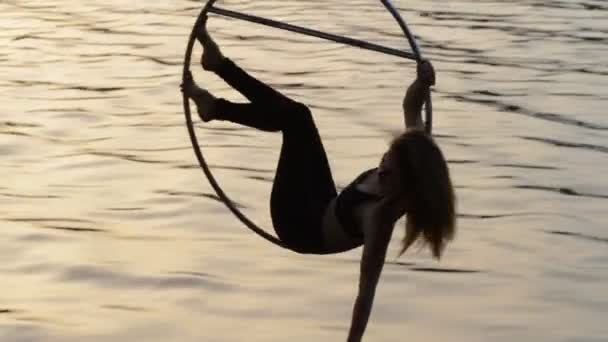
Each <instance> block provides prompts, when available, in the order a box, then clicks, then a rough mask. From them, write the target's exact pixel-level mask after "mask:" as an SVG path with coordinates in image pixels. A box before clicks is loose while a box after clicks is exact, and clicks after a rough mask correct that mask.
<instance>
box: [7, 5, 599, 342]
mask: <svg viewBox="0 0 608 342" xmlns="http://www.w3.org/2000/svg"><path fill="white" fill-rule="evenodd" d="M342 3H344V2H339V1H318V0H316V1H276V0H274V1H257V2H254V1H250V0H240V1H226V2H222V6H224V7H227V8H231V9H235V10H240V11H246V12H248V13H254V14H259V15H263V16H267V17H272V18H278V19H283V20H287V21H289V22H291V23H295V24H300V25H305V26H309V27H315V28H318V29H321V30H326V31H331V32H335V33H338V34H344V35H349V36H353V37H358V38H362V39H368V40H372V41H375V42H380V43H382V44H386V45H390V46H394V47H400V48H406V46H407V45H406V44H405V41H404V40H403V39H402V38H401V37H400V36H399V34H398V33H399V31H398V28H397V26H396V24H395V23H394V22H393V21H392V20H391V18H390V16H389V14H388V13H386V12H384V11H383V10H382V8H381V6H380V5H379V3H377V2H375V1H363V0H354V1H349V2H348V5H347V6H344V5H341V4H342ZM397 4H398V6H399V7H400V9H401V11H402V14H403V15H404V17H405V18H406V20H408V22H409V24H410V25H411V27H412V29H413V31H414V32H415V33H416V34H417V36H418V38H419V40H420V44H421V47H422V50H423V52H424V53H425V55H426V56H427V57H428V58H430V59H431V60H432V61H433V62H434V64H435V67H436V69H437V71H438V85H437V87H436V90H435V93H434V94H435V113H436V128H435V133H436V136H437V139H438V141H439V142H440V144H441V145H442V147H443V148H444V151H445V154H446V155H447V157H448V159H449V160H450V165H451V170H452V174H453V179H454V182H455V184H456V186H457V193H458V197H459V213H460V215H459V236H458V239H457V240H456V242H455V243H454V244H453V245H452V246H451V247H450V248H449V250H448V252H447V254H446V256H445V258H444V260H443V261H442V262H441V263H435V262H434V261H432V260H431V259H430V258H429V256H428V254H427V253H426V252H420V253H413V252H410V253H408V254H407V255H406V256H405V257H403V258H401V259H399V260H397V259H396V253H397V248H398V246H399V238H400V234H399V235H398V236H396V237H395V239H394V241H393V243H392V245H391V251H390V258H391V259H390V261H389V264H388V266H387V267H386V268H385V271H384V274H383V277H382V280H381V284H380V287H379V291H378V294H377V300H376V305H375V309H374V313H373V316H372V320H371V323H370V326H369V329H368V333H367V335H366V336H367V340H368V341H404V340H408V341H442V340H450V341H467V342H469V341H509V342H510V341H606V340H607V339H608V337H607V336H608V328H607V327H606V316H607V314H608V295H607V294H606V293H607V292H606V289H607V288H608V267H607V266H606V265H608V231H607V229H606V222H607V218H608V216H607V214H606V208H607V207H608V206H607V205H608V181H607V180H606V174H608V162H607V157H608V139H607V138H608V133H607V131H608V118H607V117H606V115H605V114H606V113H605V108H606V107H605V105H606V104H607V103H608V102H607V100H608V77H607V76H608V44H607V42H608V4H606V2H605V1H603V0H586V1H566V0H551V1H540V0H511V1H490V0H484V1H472V0H465V1H458V2H455V1H439V0H433V1H410V0H401V1H398V2H397ZM199 8H200V6H199V4H198V3H197V2H192V1H189V2H186V1H182V2H176V1H126V2H125V1H118V0H103V1H95V2H91V1H86V2H82V1H74V0H51V1H45V2H40V1H33V0H29V1H28V0H3V1H2V2H1V3H0V11H1V12H2V15H1V16H0V23H1V24H2V30H1V31H0V42H1V43H2V46H3V49H2V50H0V74H1V75H2V77H1V78H0V99H1V100H2V104H3V109H2V111H3V115H2V117H1V118H0V153H1V154H2V157H3V158H2V159H3V161H2V168H0V177H1V178H2V180H3V181H2V182H1V183H0V203H1V206H0V219H1V220H2V225H1V227H2V230H1V231H0V234H1V235H0V236H1V238H0V257H1V259H2V260H3V262H2V265H1V266H0V277H1V278H2V287H1V289H2V291H1V292H0V340H1V341H143V340H145V341H287V340H290V341H310V340H317V341H340V340H345V336H346V331H347V329H348V325H349V319H350V313H351V306H352V303H353V299H354V296H355V294H356V281H357V277H358V259H359V254H360V250H356V251H353V252H351V253H346V254H342V255H336V256H329V257H314V256H312V257H311V256H299V255H295V254H291V253H288V252H284V251H282V250H279V249H277V248H274V247H272V246H270V245H269V244H267V243H266V242H264V241H262V240H261V239H259V238H257V237H255V236H253V235H252V234H251V233H249V232H248V231H246V230H245V228H244V227H243V226H242V225H241V224H239V222H238V221H237V220H236V219H235V218H233V217H232V216H231V215H230V214H229V212H228V211H227V210H226V209H225V208H224V207H223V206H222V204H221V203H219V202H218V201H217V200H216V197H215V196H214V194H213V193H212V190H211V188H210V187H209V185H208V183H207V182H206V180H205V179H204V177H203V175H202V172H201V171H200V170H199V169H198V167H197V165H196V161H195V159H194V155H193V153H192V151H191V147H190V145H189V140H188V137H187V134H186V130H185V128H184V118H183V114H182V112H181V97H180V93H179V91H178V84H179V82H180V70H181V63H182V55H183V50H184V48H185V43H186V39H187V36H188V34H189V31H190V28H191V25H192V23H193V21H194V18H195V17H196V15H197V13H198V10H199ZM210 27H211V29H212V31H213V33H214V34H215V36H216V37H217V39H218V41H219V42H220V44H221V45H222V47H223V48H224V52H225V53H226V54H227V55H229V56H231V57H233V58H234V59H235V60H237V61H238V62H239V63H241V64H242V65H243V66H244V67H245V68H246V69H248V70H250V71H252V72H253V73H254V74H255V75H257V76H259V77H260V78H262V79H264V80H266V81H268V82H270V83H272V84H273V85H275V86H277V87H279V88H280V89H281V90H282V91H284V92H285V93H287V94H289V95H291V96H293V97H295V98H297V99H298V100H300V101H303V102H306V103H308V104H309V105H310V106H311V107H312V108H313V109H314V113H315V117H316V119H317V121H318V125H319V127H320V130H321V134H322V136H323V138H324V140H325V143H326V148H327V150H328V153H329V156H330V158H331V160H332V167H333V169H334V172H335V175H336V179H337V181H338V183H339V185H342V186H343V185H345V184H347V183H348V181H349V180H351V179H352V177H354V176H355V175H357V174H358V173H359V172H360V171H361V170H363V169H365V168H367V167H370V166H372V165H374V164H375V163H377V162H378V160H379V156H380V154H381V152H382V151H383V149H384V148H385V146H386V143H387V141H388V139H389V136H390V133H391V132H393V131H395V130H398V129H400V128H401V127H402V118H401V115H400V113H399V111H400V102H401V99H402V96H403V93H404V89H405V87H406V86H407V84H408V82H410V80H411V79H412V77H413V75H414V74H413V71H414V65H413V64H412V63H411V62H409V61H403V60H400V59H396V58H394V57H390V56H385V55H380V54H377V53H373V52H366V51H361V50H358V49H354V48H350V47H344V46H341V45H336V44H332V43H326V42H321V41H318V40H316V39H314V38H308V37H302V36H298V35H294V34H289V33H285V32H282V31H276V30H273V29H270V28H264V27H259V26H254V25H252V24H247V23H243V22H236V21H231V20H226V19H221V18H215V17H214V18H213V19H211V21H210ZM196 53H197V54H198V53H200V50H197V52H196ZM196 77H197V78H198V79H199V80H200V82H202V83H203V84H205V85H206V86H207V87H208V88H209V89H211V90H213V92H215V93H216V94H218V95H221V96H224V97H228V98H234V99H238V96H237V95H236V94H234V92H233V91H231V90H229V89H227V88H226V86H225V85H223V84H222V83H221V82H219V80H218V79H217V78H214V77H213V76H210V75H205V74H204V73H202V72H197V73H196ZM198 129H199V136H200V140H201V144H202V145H203V147H204V149H205V151H206V155H207V156H208V158H209V160H210V163H211V164H213V167H214V171H215V173H216V174H217V175H218V178H219V179H220V181H221V182H222V184H224V186H225V188H226V190H227V192H228V193H229V194H230V195H231V196H232V197H234V199H235V200H236V201H237V202H238V203H239V205H241V206H242V207H243V208H244V211H245V212H246V213H247V214H249V215H250V216H251V217H252V218H253V219H255V220H256V222H259V223H260V224H262V225H265V226H266V227H268V226H269V219H268V204H267V202H268V198H269V191H270V186H271V181H272V177H273V169H274V165H275V163H276V158H277V154H278V146H279V144H280V137H279V136H277V135H273V134H267V133H259V132H255V131H253V130H251V129H245V128H240V127H235V126H232V125H229V124H212V125H200V126H199V128H198Z"/></svg>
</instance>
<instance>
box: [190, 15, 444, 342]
mask: <svg viewBox="0 0 608 342" xmlns="http://www.w3.org/2000/svg"><path fill="white" fill-rule="evenodd" d="M197 38H198V40H199V42H200V43H201V44H202V45H203V49H204V52H203V55H202V58H201V64H202V66H203V68H204V69H205V70H207V71H212V72H214V73H216V74H217V75H218V76H220V77H221V78H222V79H223V80H224V81H225V82H226V83H228V84H229V85H230V86H231V87H233V88H234V89H236V90H237V91H239V92H240V93H241V94H243V95H244V96H245V97H246V98H247V99H248V100H249V102H247V103H234V102H230V101H227V100H225V99H221V98H216V97H214V96H213V95H212V94H210V93H209V92H208V91H206V90H204V89H202V88H200V87H198V86H197V85H196V83H194V81H193V79H192V76H191V75H189V76H188V77H187V78H186V80H185V82H184V84H182V91H183V92H184V93H185V94H186V95H187V96H188V97H189V98H190V99H192V100H193V101H194V102H195V103H196V106H197V109H198V114H199V116H200V117H201V119H202V120H203V121H205V122H208V121H212V120H224V121H230V122H234V123H237V124H240V125H244V126H248V127H253V128H257V129H260V130H263V131H269V132H281V133H282V135H283V144H282V147H281V154H280V158H279V162H278V166H277V171H276V176H275V179H274V184H273V188H272V195H271V199H270V208H271V216H272V222H273V225H274V228H275V230H276V233H277V235H278V237H279V238H280V239H281V240H282V241H283V242H284V243H286V244H287V245H288V246H290V247H291V248H292V249H293V250H295V251H297V252H299V253H307V254H330V253H339V252H344V251H347V250H350V249H353V248H356V247H359V246H361V245H363V256H362V259H361V275H360V280H359V294H358V296H357V300H356V302H355V306H354V310H353V317H352V323H351V328H350V332H349V337H348V341H349V342H355V341H360V340H361V338H362V336H363V333H364V331H365V327H366V325H367V321H368V318H369V316H370V312H371V308H372V303H373V300H374V295H375V291H376V285H377V284H378V279H379V277H380V273H381V271H382V267H383V265H384V260H385V257H386V252H387V248H388V245H389V241H390V240H391V236H392V234H393V230H394V228H395V223H396V222H397V220H399V219H400V218H401V217H403V216H404V215H407V220H406V225H405V238H404V240H403V247H402V250H401V253H403V252H405V251H406V250H407V249H408V248H409V247H410V246H411V245H412V244H413V243H414V242H416V241H420V242H422V243H426V244H428V246H429V247H430V249H431V251H432V253H433V256H434V257H436V258H439V257H440V256H441V253H442V251H443V249H444V248H445V246H446V244H447V242H448V241H449V240H451V239H452V238H453V237H454V233H455V214H454V211H455V196H454V191H453V188H452V183H451V180H450V175H449V171H448V167H447V164H446V161H445V159H444V157H443V155H442V153H441V150H440V149H439V147H438V146H437V144H436V143H435V141H434V140H433V138H432V137H431V136H430V135H428V134H426V133H425V132H424V129H423V124H422V119H421V111H422V106H423V104H424V100H425V99H426V97H427V95H428V93H429V91H430V90H429V88H430V86H432V85H434V84H435V72H434V70H433V67H432V65H431V64H430V63H429V62H427V61H423V62H421V63H419V65H418V68H417V74H418V75H417V79H416V80H415V81H414V82H413V83H412V84H411V85H410V87H409V88H408V90H407V94H406V96H405V99H404V101H403V110H404V114H405V118H406V125H407V130H406V131H405V132H404V133H403V134H401V135H400V136H398V137H397V138H395V139H394V140H393V142H392V143H391V144H390V146H389V148H388V150H387V151H386V153H385V154H384V156H383V157H382V160H381V162H380V164H379V166H378V167H376V168H373V169H371V170H368V171H365V172H363V173H362V174H361V175H360V176H358V177H357V178H356V179H355V180H354V181H353V182H352V183H351V184H350V185H348V186H347V187H346V188H345V189H344V190H343V191H342V192H341V193H340V194H338V193H337V192H336V187H335V185H334V180H333V177H332V174H331V170H330V167H329V164H328V161H327V156H326V154H325V150H324V148H323V144H322V142H321V138H320V136H319V133H318V131H317V128H316V126H315V122H314V120H313V117H312V115H311V112H310V110H309V109H308V107H307V106H306V105H304V104H302V103H300V102H297V101H294V100H292V99H290V98H288V97H286V96H284V95H282V94H281V93H279V92H278V91H276V90H274V89H272V88H271V87H269V86H268V85H266V84H264V83H262V82H260V81H258V80H256V79H255V78H253V77H252V76H250V75H249V74H247V73H246V72H245V71H243V70H242V69H240V68H239V67H238V66H237V65H235V64H234V62H233V61H231V60H230V59H228V58H226V57H224V56H223V55H222V53H221V51H220V49H219V47H218V45H217V44H216V43H215V42H214V41H213V39H212V38H211V37H210V36H209V34H208V32H207V30H206V18H204V20H202V21H201V25H200V26H199V28H198V34H197Z"/></svg>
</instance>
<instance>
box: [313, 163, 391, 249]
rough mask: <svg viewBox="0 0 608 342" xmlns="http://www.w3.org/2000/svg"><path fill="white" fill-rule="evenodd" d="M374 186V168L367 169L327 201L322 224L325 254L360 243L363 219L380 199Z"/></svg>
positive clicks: (375, 173)
mask: <svg viewBox="0 0 608 342" xmlns="http://www.w3.org/2000/svg"><path fill="white" fill-rule="evenodd" d="M378 188H379V187H378V175H377V169H371V170H368V171H366V172H364V173H362V174H361V175H360V176H359V177H357V178H356V179H355V180H354V181H353V182H352V183H351V184H349V185H348V186H347V187H346V188H344V190H342V191H341V192H340V194H339V195H338V196H337V197H336V198H334V200H332V201H331V202H330V203H329V205H328V207H327V209H326V210H325V215H324V217H323V224H322V232H323V243H324V247H325V249H326V250H327V252H328V253H339V252H344V251H347V250H350V249H353V248H356V247H359V246H361V245H362V244H363V240H364V236H365V235H366V234H368V233H369V232H366V229H369V225H368V224H366V221H368V220H369V219H370V217H371V215H372V212H373V210H374V207H375V204H376V203H378V201H379V200H380V199H381V198H382V196H381V195H380V194H379V192H378Z"/></svg>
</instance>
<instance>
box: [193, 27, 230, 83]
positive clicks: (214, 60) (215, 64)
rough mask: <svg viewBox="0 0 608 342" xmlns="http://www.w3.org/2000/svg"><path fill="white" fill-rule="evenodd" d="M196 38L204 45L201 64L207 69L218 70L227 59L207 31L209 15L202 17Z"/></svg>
mask: <svg viewBox="0 0 608 342" xmlns="http://www.w3.org/2000/svg"><path fill="white" fill-rule="evenodd" d="M196 38H197V39H198V41H199V42H200V43H201V45H202V46H203V55H202V56H201V65H202V66H203V69H205V70H207V71H212V72H216V71H217V70H219V68H220V66H221V65H222V63H223V62H224V60H225V59H226V57H224V55H223V54H222V52H221V51H220V48H219V46H218V45H217V44H216V43H215V41H213V38H211V36H210V35H209V32H208V31H207V17H206V16H205V17H204V18H202V19H201V22H200V23H199V25H198V27H197V30H196Z"/></svg>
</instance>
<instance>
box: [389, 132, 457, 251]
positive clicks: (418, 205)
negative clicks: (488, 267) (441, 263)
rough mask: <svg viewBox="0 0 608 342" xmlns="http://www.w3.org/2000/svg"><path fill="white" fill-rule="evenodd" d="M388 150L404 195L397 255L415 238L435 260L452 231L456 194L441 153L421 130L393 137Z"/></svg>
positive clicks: (454, 226)
mask: <svg viewBox="0 0 608 342" xmlns="http://www.w3.org/2000/svg"><path fill="white" fill-rule="evenodd" d="M390 150H391V151H392V153H393V154H392V155H393V156H395V159H396V165H397V169H398V171H399V173H400V175H401V178H402V182H401V183H402V185H403V189H402V193H403V194H405V196H406V197H407V213H406V215H407V219H406V224H405V237H404V239H403V247H402V249H401V253H400V254H399V255H402V254H403V253H405V251H406V250H407V249H408V248H410V247H411V246H412V245H413V244H414V243H415V242H416V241H419V242H420V243H421V244H422V245H428V246H429V247H430V249H431V252H432V253H433V256H434V257H435V258H437V259H439V258H441V254H442V252H443V250H444V249H445V247H446V245H447V243H448V242H449V241H450V240H452V239H453V238H454V236H455V233H456V214H455V211H456V197H455V194H454V188H453V186H452V181H451V179H450V172H449V169H448V165H447V162H446V160H445V158H444V157H443V153H442V152H441V150H440V149H439V146H437V144H436V143H435V141H434V140H433V138H432V137H431V136H430V135H428V134H426V133H425V132H424V131H422V130H412V131H406V132H405V133H403V134H401V135H399V136H397V137H396V138H395V139H394V140H393V142H392V143H391V147H390Z"/></svg>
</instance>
